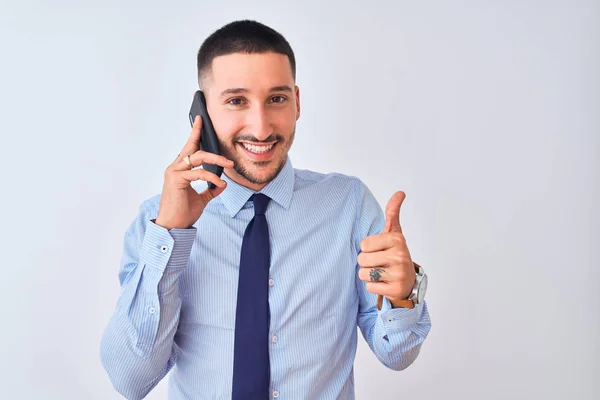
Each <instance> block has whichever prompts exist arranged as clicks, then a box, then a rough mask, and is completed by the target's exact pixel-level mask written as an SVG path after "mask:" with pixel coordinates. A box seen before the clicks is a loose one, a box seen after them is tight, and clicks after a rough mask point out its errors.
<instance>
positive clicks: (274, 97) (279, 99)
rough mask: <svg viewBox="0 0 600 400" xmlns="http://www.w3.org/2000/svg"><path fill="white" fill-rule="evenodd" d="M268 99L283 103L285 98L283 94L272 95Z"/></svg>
mask: <svg viewBox="0 0 600 400" xmlns="http://www.w3.org/2000/svg"><path fill="white" fill-rule="evenodd" d="M270 100H271V102H272V103H283V102H284V101H286V100H287V99H286V98H285V96H273V97H271V99H270Z"/></svg>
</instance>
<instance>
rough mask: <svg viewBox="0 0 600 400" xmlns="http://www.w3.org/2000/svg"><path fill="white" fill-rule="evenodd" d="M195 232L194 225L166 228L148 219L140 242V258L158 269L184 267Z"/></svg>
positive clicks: (188, 257)
mask: <svg viewBox="0 0 600 400" xmlns="http://www.w3.org/2000/svg"><path fill="white" fill-rule="evenodd" d="M196 233H197V229H196V228H195V227H190V228H187V229H171V230H168V229H166V228H163V227H162V226H159V225H156V224H155V223H154V221H153V220H150V221H149V223H148V226H147V227H146V233H145V235H144V240H143V242H142V249H141V253H140V260H141V261H142V262H144V263H145V264H147V265H149V266H151V267H154V268H158V269H160V270H164V269H165V268H183V267H186V266H187V264H188V261H189V259H190V253H191V251H192V246H193V245H194V240H195V239H196Z"/></svg>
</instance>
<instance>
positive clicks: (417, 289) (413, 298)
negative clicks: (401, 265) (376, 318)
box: [392, 261, 427, 308]
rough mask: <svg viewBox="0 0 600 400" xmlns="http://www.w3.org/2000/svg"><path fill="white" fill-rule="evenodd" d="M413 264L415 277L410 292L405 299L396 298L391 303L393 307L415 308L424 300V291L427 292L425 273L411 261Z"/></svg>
mask: <svg viewBox="0 0 600 400" xmlns="http://www.w3.org/2000/svg"><path fill="white" fill-rule="evenodd" d="M413 264H414V265H415V272H416V273H417V277H416V279H415V284H414V285H413V289H412V292H411V293H410V295H409V296H408V298H407V299H405V300H396V301H394V303H393V304H392V305H393V306H394V307H399V308H415V307H416V306H417V305H419V304H422V303H423V302H424V301H425V292H427V275H426V274H425V271H424V270H423V267H421V266H420V265H419V264H417V263H416V262H414V261H413Z"/></svg>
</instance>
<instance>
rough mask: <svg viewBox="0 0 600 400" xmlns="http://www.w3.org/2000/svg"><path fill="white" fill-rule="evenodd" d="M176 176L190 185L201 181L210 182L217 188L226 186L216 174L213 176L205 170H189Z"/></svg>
mask: <svg viewBox="0 0 600 400" xmlns="http://www.w3.org/2000/svg"><path fill="white" fill-rule="evenodd" d="M178 174H179V176H181V178H183V179H185V180H186V181H188V182H190V183H191V182H193V181H199V180H202V181H205V182H212V183H214V184H215V185H217V186H219V187H225V186H226V182H225V181H224V180H222V179H221V178H219V177H218V176H217V175H216V174H213V173H212V172H210V171H207V170H205V169H191V170H187V171H181V172H179V173H178Z"/></svg>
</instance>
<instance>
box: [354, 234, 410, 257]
mask: <svg viewBox="0 0 600 400" xmlns="http://www.w3.org/2000/svg"><path fill="white" fill-rule="evenodd" d="M395 246H401V247H403V248H404V247H406V239H405V238H404V235H403V234H402V233H400V232H391V233H379V234H376V235H371V236H367V237H366V238H364V239H363V240H362V241H361V242H360V250H361V251H363V252H365V253H372V252H375V251H381V250H387V249H389V248H392V247H395Z"/></svg>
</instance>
